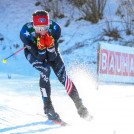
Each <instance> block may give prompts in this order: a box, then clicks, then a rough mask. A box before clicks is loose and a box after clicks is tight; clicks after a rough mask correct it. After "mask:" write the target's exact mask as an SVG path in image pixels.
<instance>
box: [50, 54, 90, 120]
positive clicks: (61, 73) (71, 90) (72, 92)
mask: <svg viewBox="0 0 134 134" xmlns="http://www.w3.org/2000/svg"><path fill="white" fill-rule="evenodd" d="M50 65H51V66H52V68H53V70H54V72H55V74H56V76H57V77H58V79H59V81H60V82H61V83H62V84H63V85H64V86H65V89H66V91H67V93H68V95H69V96H70V97H71V99H72V100H73V102H74V103H75V106H76V108H77V110H78V113H79V115H80V116H81V117H83V118H84V117H86V116H88V110H87V108H86V107H85V106H84V105H83V103H82V101H81V99H80V97H79V94H78V91H77V89H76V87H75V85H74V83H73V82H72V81H71V79H70V78H69V77H68V75H67V74H66V70H65V65H64V62H63V60H62V58H61V56H60V54H59V53H58V55H57V57H56V59H55V61H53V62H50Z"/></svg>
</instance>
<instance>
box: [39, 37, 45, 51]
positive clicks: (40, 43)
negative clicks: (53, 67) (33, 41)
mask: <svg viewBox="0 0 134 134" xmlns="http://www.w3.org/2000/svg"><path fill="white" fill-rule="evenodd" d="M37 47H38V49H40V50H44V49H46V45H45V38H44V36H41V37H37Z"/></svg>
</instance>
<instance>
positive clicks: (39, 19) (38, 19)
mask: <svg viewBox="0 0 134 134" xmlns="http://www.w3.org/2000/svg"><path fill="white" fill-rule="evenodd" d="M33 24H34V26H37V25H48V24H49V21H48V16H33Z"/></svg>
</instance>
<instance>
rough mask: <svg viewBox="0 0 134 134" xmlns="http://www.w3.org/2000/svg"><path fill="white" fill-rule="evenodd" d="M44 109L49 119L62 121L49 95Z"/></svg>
mask: <svg viewBox="0 0 134 134" xmlns="http://www.w3.org/2000/svg"><path fill="white" fill-rule="evenodd" d="M44 111H45V114H46V115H47V117H48V119H49V120H55V121H59V122H60V121H61V119H60V116H59V114H57V113H56V112H55V110H54V107H53V105H52V102H51V100H50V98H48V97H47V98H45V100H44Z"/></svg>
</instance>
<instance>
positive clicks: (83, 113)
mask: <svg viewBox="0 0 134 134" xmlns="http://www.w3.org/2000/svg"><path fill="white" fill-rule="evenodd" d="M76 108H77V112H78V114H79V116H80V117H81V118H83V119H85V120H88V121H91V120H92V119H93V116H92V115H90V114H89V112H88V110H87V108H86V107H85V106H84V105H83V104H82V102H81V100H79V102H77V103H76Z"/></svg>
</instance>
